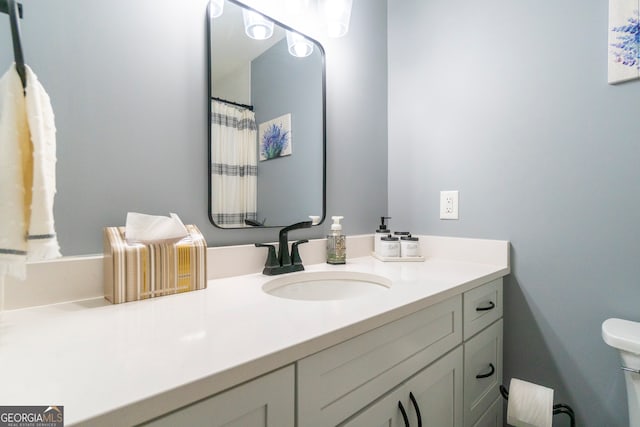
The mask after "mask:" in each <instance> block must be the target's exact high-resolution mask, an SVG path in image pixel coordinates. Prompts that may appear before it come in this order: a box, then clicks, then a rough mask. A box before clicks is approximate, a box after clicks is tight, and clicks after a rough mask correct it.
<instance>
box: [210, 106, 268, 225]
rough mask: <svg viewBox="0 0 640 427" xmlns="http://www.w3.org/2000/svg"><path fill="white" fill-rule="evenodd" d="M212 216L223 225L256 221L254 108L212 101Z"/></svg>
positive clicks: (256, 161)
mask: <svg viewBox="0 0 640 427" xmlns="http://www.w3.org/2000/svg"><path fill="white" fill-rule="evenodd" d="M211 103H212V104H211V110H212V112H213V114H212V117H211V120H212V123H211V193H212V194H211V199H212V204H213V206H212V214H213V215H212V216H213V220H214V221H215V222H216V224H217V225H219V226H222V227H244V226H245V223H244V220H245V219H251V220H254V221H255V220H256V219H257V214H256V208H257V203H258V193H257V186H258V149H257V139H256V131H257V128H256V120H255V115H254V113H253V111H251V110H249V109H247V108H240V107H236V106H232V105H228V104H225V103H223V102H220V101H216V100H212V101H211Z"/></svg>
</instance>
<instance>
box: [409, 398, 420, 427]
mask: <svg viewBox="0 0 640 427" xmlns="http://www.w3.org/2000/svg"><path fill="white" fill-rule="evenodd" d="M409 399H411V403H412V404H413V407H414V408H415V409H416V418H418V427H422V415H420V407H419V406H418V402H416V398H415V396H414V395H413V393H412V392H409Z"/></svg>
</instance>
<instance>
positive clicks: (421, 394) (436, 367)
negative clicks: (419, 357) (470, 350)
mask: <svg viewBox="0 0 640 427" xmlns="http://www.w3.org/2000/svg"><path fill="white" fill-rule="evenodd" d="M462 384H463V381H462V346H460V347H458V348H456V349H455V350H453V351H452V352H451V353H449V354H447V355H446V356H444V357H443V358H442V359H440V360H438V361H437V362H435V363H433V364H432V365H430V366H429V367H427V368H426V369H425V370H423V371H422V372H420V373H418V374H416V375H415V376H414V377H412V378H411V379H410V380H409V381H407V383H406V384H405V385H404V387H403V388H404V390H405V401H406V402H407V405H408V408H407V412H408V413H409V420H410V423H411V425H412V426H413V425H418V423H417V413H416V411H417V410H419V411H420V416H421V418H422V425H423V426H424V427H461V426H462ZM409 393H412V394H413V396H414V398H415V400H416V403H417V407H418V408H416V407H415V406H414V405H413V402H411V400H410V398H409Z"/></svg>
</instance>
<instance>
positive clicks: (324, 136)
mask: <svg viewBox="0 0 640 427" xmlns="http://www.w3.org/2000/svg"><path fill="white" fill-rule="evenodd" d="M225 1H228V2H230V3H233V4H235V5H237V6H239V7H242V8H245V9H247V10H251V11H253V12H257V13H260V14H261V15H264V14H262V13H261V12H259V11H257V10H255V9H253V8H251V7H249V6H247V5H245V4H243V3H240V2H239V1H236V0H225ZM210 9H211V2H209V3H208V4H207V14H206V19H205V21H206V37H207V40H206V43H205V45H206V48H207V52H206V58H207V183H208V185H207V189H208V192H207V196H208V197H207V211H208V216H209V222H211V224H213V225H214V226H215V227H217V228H219V229H222V230H245V229H247V230H250V229H252V228H250V227H221V226H220V225H218V224H216V222H215V221H214V220H213V212H212V210H213V209H212V206H213V205H212V202H213V195H212V182H211V172H212V170H211V119H212V114H213V113H212V110H211V97H212V94H213V84H212V81H211V60H212V57H211V34H212V28H211V21H212V19H211V14H210ZM265 16H266V15H265ZM267 17H268V16H267ZM268 18H269V19H270V20H272V21H273V22H274V24H276V25H279V26H280V27H282V28H283V29H285V30H289V31H296V30H295V29H293V28H291V27H289V26H288V25H285V24H283V23H281V22H279V21H277V20H275V19H272V18H271V17H268ZM296 32H297V33H299V34H302V35H304V36H305V37H306V38H307V39H309V40H310V41H311V42H313V43H314V44H315V46H316V47H318V49H319V50H320V53H321V58H322V217H321V218H320V221H319V222H318V223H317V224H314V225H320V224H322V223H323V222H324V220H325V218H326V216H327V77H326V69H327V68H326V57H325V50H324V47H323V46H322V45H321V44H320V43H319V42H318V41H317V40H314V39H312V38H311V37H308V36H307V35H305V34H304V33H300V32H299V31H296ZM284 225H286V224H283V225H267V226H260V227H255V228H280V227H283V226H284Z"/></svg>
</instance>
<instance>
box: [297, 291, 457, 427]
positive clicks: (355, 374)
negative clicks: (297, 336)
mask: <svg viewBox="0 0 640 427" xmlns="http://www.w3.org/2000/svg"><path fill="white" fill-rule="evenodd" d="M461 342H462V298H461V295H457V296H455V297H453V298H450V299H448V300H446V301H443V302H441V303H438V304H435V305H432V306H430V307H427V308H425V309H423V310H420V311H418V312H416V313H413V314H410V315H408V316H406V317H403V318H401V319H398V320H396V321H394V322H391V323H389V324H386V325H384V326H381V327H379V328H377V329H374V330H372V331H369V332H366V333H364V334H362V335H359V336H357V337H354V338H352V339H350V340H348V341H345V342H343V343H341V344H337V345H335V346H333V347H330V348H328V349H326V350H323V351H321V352H319V353H316V354H314V355H311V356H309V357H306V358H304V359H302V360H300V361H298V372H297V385H298V387H297V393H298V411H297V415H298V422H297V425H298V426H301V427H302V426H335V425H339V424H340V423H342V422H344V421H345V420H347V419H348V418H350V417H352V416H354V415H355V414H356V413H358V412H359V411H361V410H362V409H364V408H366V407H367V406H368V405H370V404H371V403H372V402H375V401H376V400H377V399H380V398H381V397H382V396H384V395H385V394H386V393H389V392H393V390H394V389H396V388H397V387H398V386H399V385H400V384H402V383H403V382H406V381H408V379H409V378H411V377H412V376H413V375H415V374H416V373H417V372H419V371H421V370H422V369H424V368H425V367H426V366H429V365H430V364H431V363H433V362H434V361H435V360H437V359H438V358H440V357H442V356H443V355H444V354H446V353H447V352H449V351H450V350H452V349H453V348H455V347H457V346H459V345H460V343H461ZM461 368H462V359H460V364H459V370H460V371H461ZM461 386H462V383H461V382H460V387H461ZM458 388H459V387H458ZM416 390H417V389H416ZM456 392H460V393H461V390H459V391H456ZM427 394H428V393H427ZM416 396H417V394H416ZM460 396H462V395H460ZM450 398H452V395H451V394H448V395H447V399H450ZM398 399H400V400H402V401H403V402H405V403H407V404H408V402H409V400H408V399H409V394H408V391H407V393H406V396H398ZM429 399H431V398H429ZM391 401H395V409H394V411H393V412H398V408H397V399H396V397H395V396H394V397H392V398H390V400H389V399H387V398H386V397H385V399H384V400H383V403H380V405H381V407H386V406H387V405H391V403H389V402H391ZM391 406H393V405H391ZM458 407H459V409H460V410H461V409H462V408H461V407H460V406H459V405H458ZM406 408H408V406H406ZM372 411H373V412H374V413H377V411H378V409H375V408H374V409H372ZM398 414H399V412H398ZM369 416H371V415H366V416H365V417H367V418H366V419H368V417H369ZM389 416H390V417H393V416H394V415H393V413H390V414H389ZM460 419H461V417H460ZM383 422H384V420H382V419H381V420H380V424H382V423H383ZM367 423H368V421H367V422H364V421H362V422H360V421H357V422H356V423H355V424H353V425H367ZM370 425H375V424H370ZM456 425H460V426H461V425H462V424H461V423H459V424H456ZM439 427H446V426H445V425H442V426H439Z"/></svg>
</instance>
